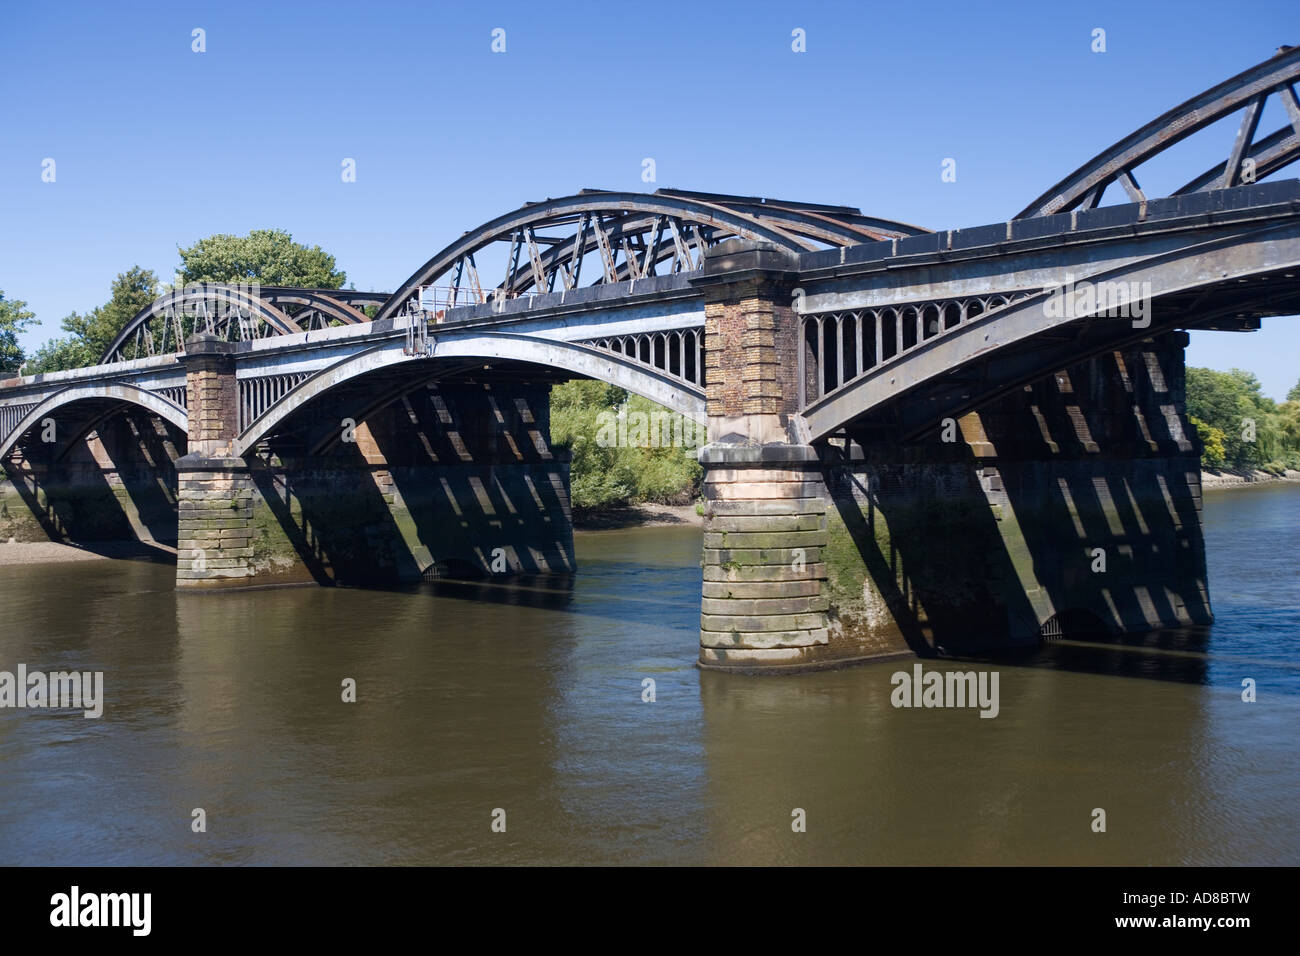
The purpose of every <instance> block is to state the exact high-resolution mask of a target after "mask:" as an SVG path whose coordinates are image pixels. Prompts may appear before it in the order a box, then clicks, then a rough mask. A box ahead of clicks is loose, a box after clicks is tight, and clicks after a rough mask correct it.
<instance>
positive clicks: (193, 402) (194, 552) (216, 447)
mask: <svg viewBox="0 0 1300 956" xmlns="http://www.w3.org/2000/svg"><path fill="white" fill-rule="evenodd" d="M234 349H235V346H234V345H233V344H232V343H229V342H223V341H221V340H220V339H218V338H217V337H215V336H213V335H207V334H198V335H194V336H191V337H190V339H189V340H188V341H187V342H186V343H185V355H184V356H183V361H184V363H185V379H186V392H187V404H188V407H189V444H188V449H189V452H188V454H186V455H184V456H182V457H181V458H178V459H177V460H176V480H177V508H178V517H177V540H176V586H177V587H178V588H183V589H197V588H228V587H243V586H247V585H249V584H250V583H251V582H252V578H253V575H254V565H253V548H252V516H253V508H252V497H253V485H252V479H251V476H250V474H249V468H248V464H247V463H246V462H245V461H244V459H242V458H237V457H234V456H233V455H232V454H231V446H232V442H233V441H234V438H235V435H236V434H237V431H238V427H239V417H238V416H239V389H238V386H237V384H236V381H235V356H234Z"/></svg>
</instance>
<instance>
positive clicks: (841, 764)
mask: <svg viewBox="0 0 1300 956" xmlns="http://www.w3.org/2000/svg"><path fill="white" fill-rule="evenodd" d="M1205 524H1206V528H1205V536H1206V545H1207V550H1208V554H1209V564H1210V589H1211V597H1212V600H1213V604H1214V610H1215V613H1216V615H1217V622H1216V623H1215V625H1214V626H1213V627H1212V628H1205V629H1200V630H1198V631H1193V632H1180V633H1169V634H1161V635H1151V636H1147V637H1143V638H1141V639H1131V640H1129V641H1127V642H1126V643H1125V644H1124V645H1110V646H1103V645H1089V644H1084V643H1062V644H1058V645H1049V646H1048V647H1047V648H1045V649H1044V650H1043V651H1042V652H1040V653H1038V654H1036V655H1034V656H1032V657H1021V658H1017V659H1015V660H1013V661H998V662H996V663H976V664H971V663H964V664H959V663H958V662H951V661H943V662H939V661H935V662H926V667H927V668H928V667H930V666H931V665H933V666H936V667H953V668H958V667H960V668H961V669H970V668H971V667H975V668H978V669H982V670H987V669H996V670H997V671H998V673H999V689H1000V710H999V713H998V716H997V717H996V718H995V719H981V718H980V717H979V713H978V711H977V710H973V709H895V708H894V707H892V706H891V704H890V694H891V691H892V690H893V686H892V684H891V681H890V678H891V675H892V674H893V673H894V672H895V671H898V670H900V669H909V670H910V668H911V664H910V663H903V664H898V663H889V664H879V665H871V666H863V667H857V668H852V669H848V670H843V671H838V672H830V673H815V674H807V675H803V676H798V677H787V678H747V677H740V676H733V675H724V674H716V673H702V672H700V671H699V670H697V669H696V668H695V667H694V661H695V658H696V655H697V651H698V647H697V645H698V622H699V593H700V569H699V557H700V532H699V530H698V529H695V528H643V529H635V530H627V531H604V532H593V533H586V534H580V535H579V536H578V554H579V560H580V562H581V568H582V570H581V573H580V574H579V575H578V576H577V578H576V581H575V582H574V584H573V588H572V590H571V591H566V592H561V593H559V594H556V593H549V592H546V591H544V590H541V589H536V590H530V589H507V588H491V589H489V588H482V589H478V590H477V591H476V592H475V593H473V594H470V593H468V592H466V591H463V590H461V591H458V590H455V589H453V588H450V587H449V586H447V585H441V586H437V585H433V584H428V585H422V586H420V587H418V588H411V589H406V590H394V591H367V590H342V589H338V590H333V589H291V590H271V591H253V592H245V593H242V594H226V595H221V596H217V597H213V596H205V595H178V594H177V593H176V592H175V591H174V590H173V570H172V568H171V567H169V566H167V565H162V564H155V563H149V562H145V561H97V562H82V563H77V564H58V565H54V564H46V565H33V566H26V567H6V568H0V670H8V671H14V670H15V669H16V667H17V665H18V664H19V663H23V664H26V665H27V667H28V669H29V670H44V671H55V670H68V669H76V670H91V671H103V672H104V682H105V692H104V696H105V701H106V702H105V706H104V713H103V716H102V717H101V718H100V719H98V720H90V719H84V718H83V717H82V716H81V715H80V714H79V713H70V712H68V711H52V710H44V711H41V710H16V709H15V710H0V864H15V863H30V864H68V865H94V864H197V863H219V864H308V863H325V864H424V863H510V864H515V863H559V864H581V863H648V864H665V863H729V864H763V863H831V864H851V863H867V864H872V863H887V864H930V863H937V864H944V863H959V864H1186V863H1191V864H1212V863H1214V864H1274V863H1287V864H1297V863H1300V827H1297V825H1296V819H1297V816H1300V759H1298V756H1300V742H1298V741H1297V729H1300V647H1298V644H1297V635H1300V575H1297V573H1296V561H1297V557H1296V556H1297V554H1300V487H1296V486H1277V487H1263V488H1257V489H1242V490H1238V489H1234V490H1230V491H1222V492H1214V491H1211V492H1207V493H1206V495H1205ZM348 678H350V679H352V680H354V681H355V682H356V695H357V700H356V702H355V703H345V702H343V700H342V696H343V693H342V690H341V688H342V684H343V681H344V680H345V679H348ZM646 678H651V679H653V681H654V682H655V688H654V689H655V700H654V701H653V702H645V701H643V700H642V697H643V686H644V685H643V681H644V680H645V679H646ZM1243 678H1252V679H1254V680H1255V681H1256V682H1257V695H1258V700H1257V701H1256V702H1255V703H1244V702H1243V701H1242V699H1241V697H1242V679H1243ZM196 808H202V810H203V811H204V815H205V818H206V832H201V833H196V832H193V827H192V820H193V819H194V811H195V809H196ZM1098 808H1100V809H1103V810H1104V811H1105V814H1106V830H1105V832H1104V833H1099V832H1093V821H1094V810H1095V809H1098ZM796 809H800V810H803V811H804V818H805V820H806V830H805V832H794V830H793V828H792V820H793V819H794V817H793V816H792V814H793V813H794V811H795V810H796ZM497 810H500V811H504V814H501V813H498V814H496V815H495V818H496V819H497V820H498V821H500V820H501V819H502V817H503V816H504V823H505V832H494V830H493V826H492V825H493V819H494V811H497Z"/></svg>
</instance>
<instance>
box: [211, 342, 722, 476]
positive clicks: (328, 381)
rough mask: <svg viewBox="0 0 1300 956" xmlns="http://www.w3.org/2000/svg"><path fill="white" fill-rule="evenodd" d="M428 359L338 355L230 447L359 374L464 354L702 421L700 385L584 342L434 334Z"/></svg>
mask: <svg viewBox="0 0 1300 956" xmlns="http://www.w3.org/2000/svg"><path fill="white" fill-rule="evenodd" d="M431 359H432V360H433V361H431ZM431 359H430V358H423V357H412V356H409V355H407V354H405V353H404V351H403V343H402V342H400V341H394V342H389V343H384V344H382V345H377V346H374V347H372V348H369V349H366V350H365V351H363V352H360V353H358V354H356V355H353V356H350V357H348V358H346V359H343V360H341V361H339V362H337V363H335V364H334V365H331V366H330V367H328V368H326V369H322V370H321V371H319V372H317V373H316V374H315V375H313V376H312V377H311V378H309V379H307V380H306V381H304V382H302V383H301V384H300V385H298V386H297V387H296V388H294V389H292V390H291V391H289V392H288V393H286V394H285V395H284V396H283V397H281V398H280V400H279V401H277V402H275V403H274V404H272V405H271V406H270V407H269V408H267V409H266V411H265V412H263V413H262V414H261V415H260V416H258V417H257V418H256V419H254V420H253V421H252V422H250V423H249V424H248V426H247V427H246V428H245V429H244V430H243V432H242V433H241V434H240V435H239V437H238V438H237V439H236V440H235V442H234V444H233V447H232V453H233V454H234V455H236V456H243V455H246V454H249V453H250V452H251V451H252V449H254V448H256V447H257V445H258V444H259V443H260V442H262V441H264V440H266V439H267V438H269V437H271V436H272V435H274V434H275V433H276V431H277V430H278V429H280V428H281V426H282V425H284V424H285V423H286V422H287V420H288V419H290V418H291V417H292V416H293V415H295V414H296V413H297V412H299V411H301V410H302V409H304V408H305V407H306V406H307V405H309V404H310V403H311V402H312V401H313V400H315V399H317V398H319V397H321V396H323V395H325V394H326V393H328V392H330V391H331V390H333V389H336V388H338V387H339V386H342V385H345V384H347V383H349V382H355V381H356V380H357V379H359V378H361V377H362V376H365V375H369V374H372V373H375V372H378V371H381V370H384V369H393V368H397V367H399V366H407V367H411V368H412V369H413V370H414V369H415V368H416V367H419V366H424V367H427V368H428V371H429V377H433V376H434V375H435V374H436V372H437V369H438V364H439V363H446V362H456V361H466V360H473V361H476V362H477V361H482V362H489V363H490V362H494V361H498V362H499V361H506V362H520V363H526V364H529V365H535V366H539V367H543V368H546V369H551V370H555V369H559V370H562V371H565V372H569V373H572V375H573V376H574V377H575V378H593V379H598V380H600V381H603V382H608V383H609V384H611V385H617V386H618V387H620V388H624V389H627V391H629V392H632V393H633V394H636V395H640V396H642V397H643V398H647V399H649V400H650V401H652V402H657V403H658V404H660V405H663V406H665V407H667V408H668V409H670V410H671V411H674V412H679V413H681V414H682V415H685V416H686V417H687V418H690V419H692V420H693V421H695V422H699V423H701V424H702V423H704V422H705V421H706V414H705V408H704V393H703V390H702V389H700V388H698V387H695V386H691V385H688V384H686V383H684V382H682V381H681V380H680V379H677V378H675V377H673V376H671V375H667V374H664V373H661V372H658V371H657V370H655V369H653V368H648V367H647V366H645V365H643V364H640V363H638V362H634V361H631V360H629V359H627V358H624V357H623V356H620V355H618V354H617V353H612V352H607V351H604V350H598V349H595V348H592V347H590V346H586V345H579V344H575V343H571V342H562V341H556V340H551V339H540V338H537V337H535V336H529V335H518V334H513V333H506V332H490V333H480V334H477V335H463V336H446V337H439V338H438V339H437V340H436V341H435V342H434V344H433V353H432V356H431Z"/></svg>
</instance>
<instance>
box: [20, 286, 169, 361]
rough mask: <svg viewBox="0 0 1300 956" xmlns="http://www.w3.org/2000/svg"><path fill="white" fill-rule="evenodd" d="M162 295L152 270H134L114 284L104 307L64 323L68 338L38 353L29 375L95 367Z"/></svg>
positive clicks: (48, 344)
mask: <svg viewBox="0 0 1300 956" xmlns="http://www.w3.org/2000/svg"><path fill="white" fill-rule="evenodd" d="M157 294H158V278H157V277H156V276H155V275H154V274H153V272H152V271H151V270H149V269H142V268H141V267H140V266H132V267H131V268H130V269H128V270H126V272H120V273H118V275H117V278H115V279H114V280H113V286H112V294H111V296H110V298H109V300H108V302H106V303H105V304H104V305H101V306H97V307H95V308H94V309H91V310H90V311H89V312H87V313H85V314H84V315H83V314H81V313H79V312H73V313H72V314H71V315H69V316H68V317H67V318H65V319H64V320H63V323H62V325H63V331H64V332H67V333H68V335H67V336H66V337H63V338H57V339H51V340H50V341H48V342H46V343H45V344H43V345H42V346H41V347H40V348H39V349H37V351H36V354H35V355H34V356H33V357H32V358H33V362H32V365H31V366H30V367H29V368H28V371H29V372H58V371H62V370H64V369H69V368H81V367H83V366H86V365H94V364H95V363H96V362H98V361H99V360H100V357H101V356H102V355H103V354H104V351H105V350H106V349H107V348H108V346H109V345H110V344H111V343H112V341H113V339H114V338H116V337H117V334H118V333H119V332H121V331H122V329H124V328H125V327H126V324H127V323H128V322H130V321H131V319H133V318H135V316H136V315H137V314H138V313H139V312H140V310H141V309H143V308H144V307H145V306H147V305H148V304H149V303H150V302H152V301H153V300H154V298H155V297H156V296H157Z"/></svg>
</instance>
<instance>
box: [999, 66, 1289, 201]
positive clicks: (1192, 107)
mask: <svg viewBox="0 0 1300 956" xmlns="http://www.w3.org/2000/svg"><path fill="white" fill-rule="evenodd" d="M1298 80H1300V47H1281V48H1280V49H1279V50H1278V52H1277V54H1276V55H1274V56H1273V57H1271V58H1270V59H1268V60H1265V61H1264V62H1263V63H1260V64H1258V65H1257V66H1253V67H1251V68H1250V69H1249V70H1246V71H1245V72H1243V73H1238V74H1237V75H1236V76H1234V77H1232V78H1231V79H1229V80H1225V81H1224V82H1222V83H1220V84H1219V85H1218V86H1215V87H1213V88H1212V89H1209V90H1206V91H1205V92H1204V93H1201V94H1200V95H1198V96H1194V97H1192V98H1191V99H1190V100H1188V101H1187V102H1185V103H1182V104H1181V105H1179V106H1175V107H1174V108H1173V109H1171V110H1169V112H1167V113H1164V114H1163V115H1161V116H1159V117H1157V118H1156V119H1154V120H1152V121H1151V122H1150V123H1148V124H1147V125H1145V126H1143V127H1142V128H1141V129H1139V130H1137V131H1136V132H1133V133H1131V134H1129V135H1128V136H1126V137H1124V139H1122V140H1120V141H1119V142H1118V143H1116V144H1115V145H1114V146H1111V147H1110V148H1109V149H1107V150H1105V151H1104V152H1102V153H1099V154H1098V155H1097V156H1095V157H1093V158H1092V159H1091V160H1089V161H1088V162H1086V163H1084V164H1083V165H1082V166H1080V167H1079V168H1078V169H1076V170H1075V171H1074V172H1072V173H1070V175H1068V176H1066V177H1065V178H1064V179H1062V180H1061V181H1060V182H1059V183H1057V184H1056V185H1054V186H1053V187H1052V188H1051V189H1048V190H1047V191H1046V192H1044V193H1043V194H1042V195H1041V196H1039V197H1038V198H1037V199H1035V200H1034V201H1033V202H1032V203H1030V204H1029V205H1028V206H1026V207H1025V208H1024V209H1022V210H1021V211H1020V212H1019V213H1018V214H1017V215H1016V216H1015V218H1016V219H1028V218H1030V217H1032V216H1050V215H1053V214H1055V213H1061V212H1069V211H1070V210H1072V209H1075V208H1080V207H1081V208H1085V209H1092V208H1095V207H1096V206H1097V205H1098V204H1099V202H1100V200H1101V196H1102V193H1104V192H1105V190H1106V187H1107V186H1109V185H1110V184H1112V183H1116V182H1118V183H1119V184H1120V185H1121V186H1122V187H1123V188H1124V191H1125V192H1126V193H1127V194H1128V198H1129V201H1131V202H1142V201H1144V200H1146V199H1148V198H1152V197H1148V196H1147V195H1146V194H1145V193H1143V191H1142V189H1141V187H1140V186H1139V185H1138V182H1137V178H1136V176H1135V175H1134V170H1135V169H1136V168H1137V167H1138V166H1140V165H1141V164H1142V163H1144V162H1146V161H1147V160H1149V159H1150V158H1151V157H1153V156H1155V155H1156V154H1157V153H1161V152H1163V151H1164V150H1166V149H1168V148H1169V147H1171V146H1173V145H1174V144H1175V143H1177V142H1179V141H1180V140H1183V139H1186V138H1187V137H1188V136H1190V135H1192V134H1193V133H1195V132H1196V131H1197V130H1200V129H1203V128H1204V127H1206V126H1208V125H1210V124H1211V123H1214V122H1216V121H1217V120H1220V119H1222V118H1224V117H1225V116H1228V115H1230V114H1232V113H1235V112H1237V111H1239V110H1240V111H1241V112H1242V114H1243V115H1242V122H1241V126H1240V128H1239V129H1238V130H1237V135H1236V137H1235V139H1234V140H1233V142H1232V144H1231V148H1230V149H1229V151H1228V155H1227V158H1226V159H1225V160H1224V162H1223V163H1220V164H1218V165H1216V166H1213V167H1211V168H1210V169H1208V170H1206V171H1205V172H1204V173H1202V174H1201V175H1200V176H1197V177H1196V178H1195V179H1193V180H1191V181H1190V182H1188V183H1187V184H1186V185H1185V186H1183V187H1182V188H1180V189H1178V190H1176V191H1175V193H1174V195H1182V194H1185V193H1189V192H1199V191H1201V190H1206V189H1226V188H1229V187H1232V186H1237V185H1239V184H1241V183H1242V182H1244V181H1253V180H1255V179H1259V178H1262V177H1264V176H1267V175H1268V174H1269V173H1273V172H1276V171H1277V170H1279V169H1281V168H1283V167H1284V166H1287V165H1289V164H1291V163H1293V162H1295V161H1296V160H1297V159H1300V101H1297V99H1296V93H1295V90H1294V89H1293V87H1292V84H1293V83H1295V82H1297V81H1298ZM1274 94H1276V95H1277V96H1278V97H1279V98H1280V100H1281V101H1282V105H1283V107H1284V108H1285V109H1286V113H1287V118H1288V119H1289V120H1290V125H1289V126H1283V127H1281V128H1280V129H1278V130H1276V131H1274V132H1272V133H1270V134H1268V135H1267V136H1265V137H1264V138H1262V139H1259V140H1256V138H1255V134H1256V132H1257V129H1258V125H1259V119H1260V116H1261V114H1262V113H1263V107H1264V101H1265V100H1266V99H1267V98H1268V97H1269V96H1270V95H1274ZM1247 162H1249V163H1250V164H1251V166H1250V169H1251V172H1250V173H1249V174H1248V175H1249V178H1248V179H1243V173H1244V172H1245V168H1246V164H1247Z"/></svg>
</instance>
